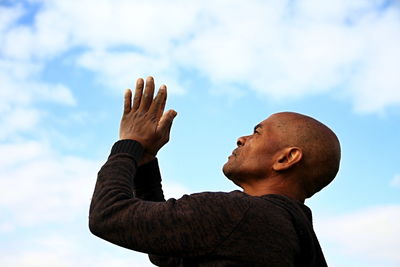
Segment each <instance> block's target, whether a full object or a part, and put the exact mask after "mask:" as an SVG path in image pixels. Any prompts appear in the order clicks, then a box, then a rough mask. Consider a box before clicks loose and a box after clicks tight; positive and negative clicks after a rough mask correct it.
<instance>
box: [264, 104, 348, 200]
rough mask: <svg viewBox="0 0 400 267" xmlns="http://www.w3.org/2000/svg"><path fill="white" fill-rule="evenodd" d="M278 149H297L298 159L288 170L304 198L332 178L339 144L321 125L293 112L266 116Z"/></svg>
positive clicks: (329, 130) (330, 131)
mask: <svg viewBox="0 0 400 267" xmlns="http://www.w3.org/2000/svg"><path fill="white" fill-rule="evenodd" d="M269 120H270V122H271V124H272V127H273V128H274V130H275V131H276V133H277V136H279V140H278V143H279V146H280V147H281V148H287V147H298V148H300V149H301V152H302V158H301V160H300V161H299V162H298V163H297V164H296V165H295V166H293V168H291V170H290V171H292V172H294V173H295V174H296V176H297V177H298V182H299V183H300V185H301V187H302V188H303V190H304V191H305V192H306V195H307V197H311V196H312V195H313V194H315V193H316V192H318V191H320V190H321V189H322V188H324V187H325V186H327V185H328V184H329V183H330V182H331V181H332V180H333V179H334V178H335V176H336V174H337V172H338V170H339V163H340V144H339V140H338V138H337V136H336V135H335V133H334V132H333V131H332V130H331V129H329V128H328V127H327V126H325V125H324V124H322V123H321V122H319V121H317V120H315V119H313V118H311V117H308V116H305V115H302V114H299V113H294V112H281V113H276V114H273V115H271V116H270V118H269Z"/></svg>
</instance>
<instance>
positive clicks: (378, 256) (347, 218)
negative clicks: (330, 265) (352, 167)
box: [316, 205, 400, 266]
mask: <svg viewBox="0 0 400 267" xmlns="http://www.w3.org/2000/svg"><path fill="white" fill-rule="evenodd" d="M399 220H400V206H398V205H383V206H375V207H369V208H366V209H363V210H360V211H355V212H352V213H349V214H344V215H339V216H333V217H328V218H325V219H324V220H321V221H319V222H317V224H316V229H317V232H318V233H319V235H320V239H321V241H322V242H324V243H325V244H332V245H333V246H332V247H336V248H337V250H338V252H337V254H336V259H332V261H336V262H338V260H339V259H340V257H339V256H338V255H340V254H341V255H343V256H344V257H345V256H350V255H351V256H352V257H354V258H359V259H364V260H365V262H370V264H371V265H364V263H362V265H363V266H376V265H374V263H376V262H380V264H382V265H384V266H398V265H399V264H400V255H399V253H398V248H399V247H400V225H399V223H398V222H399ZM359 264H360V263H359ZM359 264H356V265H354V266H360V265H359ZM348 266H353V265H351V264H350V263H349V265H348Z"/></svg>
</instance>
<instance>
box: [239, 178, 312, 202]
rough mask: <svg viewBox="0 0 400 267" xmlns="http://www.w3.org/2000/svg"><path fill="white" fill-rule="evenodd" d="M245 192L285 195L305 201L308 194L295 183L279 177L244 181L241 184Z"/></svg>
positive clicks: (260, 194) (250, 193)
mask: <svg viewBox="0 0 400 267" xmlns="http://www.w3.org/2000/svg"><path fill="white" fill-rule="evenodd" d="M239 186H240V187H241V188H242V189H243V192H245V193H246V194H248V195H250V196H263V195H268V194H276V195H284V196H287V197H289V198H291V199H294V200H297V201H300V202H302V203H304V201H305V199H306V195H305V193H304V192H302V191H301V190H299V189H298V186H296V185H295V184H293V183H291V184H289V183H287V182H284V181H282V180H279V179H262V180H256V181H251V182H248V183H242V184H240V185H239Z"/></svg>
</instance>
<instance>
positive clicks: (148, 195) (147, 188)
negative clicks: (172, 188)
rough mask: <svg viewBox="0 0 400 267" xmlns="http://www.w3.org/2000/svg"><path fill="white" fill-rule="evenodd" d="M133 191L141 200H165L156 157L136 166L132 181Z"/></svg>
mask: <svg viewBox="0 0 400 267" xmlns="http://www.w3.org/2000/svg"><path fill="white" fill-rule="evenodd" d="M133 192H134V194H135V196H136V197H138V198H140V199H143V200H149V201H157V202H161V201H165V198H164V194H163V190H162V185H161V175H160V169H159V167H158V161H157V159H153V160H151V161H150V162H147V163H145V164H143V165H141V166H139V167H138V169H137V173H136V177H135V179H134V181H133Z"/></svg>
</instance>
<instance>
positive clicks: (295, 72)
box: [0, 0, 400, 267]
mask: <svg viewBox="0 0 400 267" xmlns="http://www.w3.org/2000/svg"><path fill="white" fill-rule="evenodd" d="M398 47H400V6H399V4H398V2H397V1H382V0H374V1H362V0H352V1H345V0H338V1H330V2H329V3H327V2H322V1H318V0H305V1H278V0H276V1H272V0H271V1H255V0H254V1H246V2H244V1H201V2H200V1H183V0H173V1H168V3H166V2H164V1H158V0H152V1H127V0H125V1H124V0H116V1H115V0H114V1H111V0H101V1H91V0H80V1H75V0H74V1H71V0H70V1H50V0H29V1H13V0H9V1H7V0H6V1H4V0H3V1H0V123H1V125H2V131H1V132H0V153H1V155H2V156H1V157H0V210H1V212H0V264H1V266H88V265H93V263H94V264H96V265H97V266H151V264H150V263H149V262H148V261H147V259H146V256H145V255H143V254H140V253H136V252H132V251H128V250H126V249H123V248H119V247H116V246H113V245H111V244H108V243H106V242H104V241H102V240H100V239H98V238H96V237H94V236H92V235H91V234H90V233H89V231H88V228H87V216H88V208H89V203H90V198H91V194H92V191H93V188H94V183H95V179H96V173H97V171H98V169H99V168H100V166H101V165H102V164H103V163H104V161H105V160H106V158H107V156H108V153H109V150H110V148H111V145H112V144H113V143H114V142H115V141H116V140H117V138H118V126H119V120H120V116H121V111H122V97H123V92H124V89H125V88H128V87H132V86H133V85H134V82H135V80H136V78H137V77H146V76H148V75H152V76H154V77H155V81H156V84H157V85H161V84H162V83H165V84H167V86H168V90H169V96H168V97H169V99H168V107H167V108H173V109H175V110H176V111H177V112H178V117H177V118H176V119H175V122H174V125H173V129H172V133H171V141H170V143H169V144H168V145H167V146H166V147H165V148H164V149H163V150H162V151H161V152H160V153H159V160H160V165H161V168H162V174H163V179H164V188H165V192H166V195H167V196H168V197H175V198H179V197H180V196H181V195H182V194H185V193H193V192H199V191H231V190H236V189H237V188H236V187H235V186H234V185H233V184H231V183H230V182H229V181H228V180H227V179H226V178H225V177H224V176H223V174H222V171H221V167H222V165H223V164H224V163H225V161H226V160H227V156H228V155H229V154H230V153H231V151H232V150H233V149H234V148H235V143H236V139H237V138H238V137H239V136H241V135H245V134H248V133H251V131H252V129H253V127H254V126H255V125H256V124H257V123H258V122H260V121H262V120H263V119H265V118H266V117H267V116H269V115H270V114H272V113H275V112H279V111H287V110H289V111H296V112H300V113H304V114H307V115H310V116H312V117H315V118H317V119H319V120H320V121H322V122H324V123H325V124H327V125H328V126H330V127H331V128H332V129H333V130H334V131H335V132H336V133H337V135H338V136H339V139H340V140H341V144H342V163H341V169H340V171H339V174H338V176H337V178H336V179H335V181H334V182H333V183H332V184H331V185H330V186H329V187H328V188H326V189H325V190H323V191H322V192H320V193H318V194H317V195H315V196H314V197H313V198H312V199H311V200H308V201H307V203H306V204H308V205H309V206H310V207H311V208H312V209H313V212H314V224H315V228H316V231H317V234H318V236H319V239H320V242H321V245H322V247H323V249H324V251H325V254H326V257H327V260H328V263H330V266H389V267H390V266H399V265H400V256H399V254H398V248H399V247H400V241H399V240H400V224H398V222H399V221H400V167H399V164H398V162H399V156H398V151H399V148H400V141H399V138H398V137H399V135H400V75H399V73H398V70H399V69H400V63H399V62H400V52H399V49H398Z"/></svg>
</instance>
